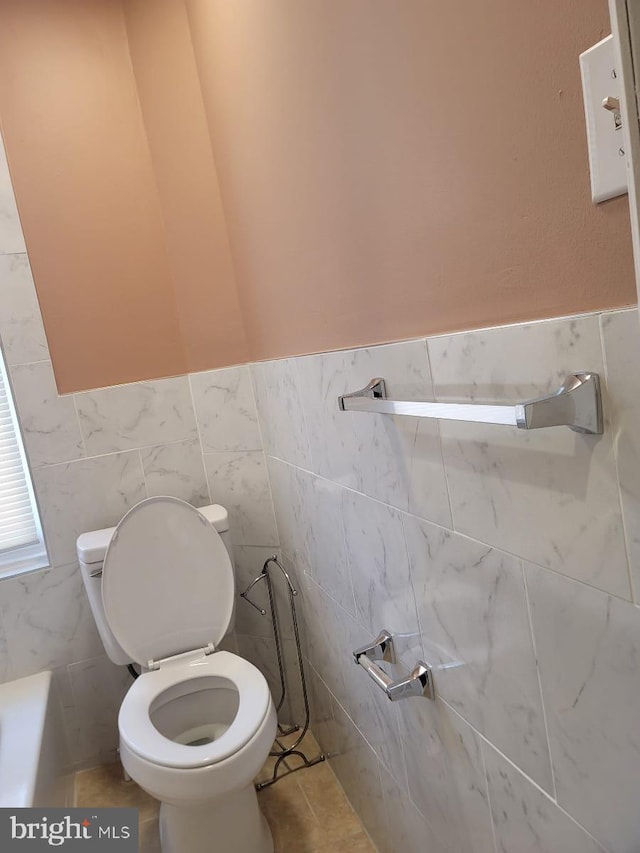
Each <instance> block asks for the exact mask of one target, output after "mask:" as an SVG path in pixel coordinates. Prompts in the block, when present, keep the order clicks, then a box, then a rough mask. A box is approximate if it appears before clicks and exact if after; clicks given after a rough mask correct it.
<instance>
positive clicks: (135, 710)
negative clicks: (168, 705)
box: [118, 650, 271, 769]
mask: <svg viewBox="0 0 640 853" xmlns="http://www.w3.org/2000/svg"><path fill="white" fill-rule="evenodd" d="M179 658H180V659H179V660H176V659H174V660H169V661H165V662H163V664H162V665H161V666H160V668H159V669H157V670H153V671H151V672H146V673H144V674H143V675H141V676H140V677H139V678H138V679H137V680H136V681H135V682H134V683H133V684H132V686H131V687H130V689H129V692H128V693H127V695H126V696H125V697H124V701H123V702H122V705H121V707H120V715H119V718H118V727H119V729H120V737H121V738H122V740H123V741H124V742H125V743H126V745H127V746H128V747H129V749H130V750H132V751H133V752H134V753H136V754H137V755H139V756H140V757H141V758H145V759H146V760H147V761H149V762H151V763H153V764H157V765H161V766H164V767H176V768H185V769H186V768H195V767H205V766H207V765H212V764H217V763H219V762H221V761H224V760H225V759H226V758H230V757H231V756H232V755H234V754H235V753H237V752H238V751H239V750H240V749H242V747H243V746H245V745H246V744H247V743H248V742H249V741H250V740H251V739H252V738H253V736H254V735H255V733H256V732H257V731H258V729H259V728H260V726H261V724H262V722H263V721H264V719H265V717H266V715H267V713H268V712H269V708H270V705H271V694H270V692H269V687H268V685H267V682H266V680H265V678H264V676H263V675H262V673H261V672H260V671H259V670H258V669H256V667H255V666H253V664H251V663H249V662H248V661H245V660H243V658H240V657H238V656H237V655H234V654H231V653H230V652H214V653H213V654H210V655H205V653H204V650H201V651H200V652H194V653H191V654H187V655H180V656H179ZM211 677H214V678H215V677H218V678H220V679H226V680H227V681H230V682H231V683H232V684H233V685H234V687H235V689H236V690H237V692H238V700H239V704H238V710H237V713H236V715H235V717H234V719H233V721H232V722H231V725H230V726H229V728H228V729H227V730H226V731H225V732H224V734H222V735H221V736H220V737H219V738H217V739H216V740H214V741H213V742H212V743H207V744H204V745H203V746H186V745H183V744H180V743H176V742H175V741H173V740H171V739H170V738H167V737H165V736H164V735H163V734H161V733H160V732H159V731H158V729H157V728H156V727H155V726H154V724H153V722H152V720H151V716H150V709H151V706H152V704H153V702H154V701H155V700H156V699H157V698H158V697H160V696H161V694H162V693H164V692H165V691H167V690H168V689H169V688H171V687H174V686H176V685H179V684H181V683H184V682H187V681H194V680H197V679H200V678H211ZM221 686H222V685H221ZM197 689H198V688H197V687H196V690H197ZM194 692H195V691H194Z"/></svg>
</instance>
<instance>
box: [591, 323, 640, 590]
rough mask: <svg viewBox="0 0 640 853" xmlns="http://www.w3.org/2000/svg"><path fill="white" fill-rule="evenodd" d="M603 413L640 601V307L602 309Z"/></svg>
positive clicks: (630, 563)
mask: <svg viewBox="0 0 640 853" xmlns="http://www.w3.org/2000/svg"><path fill="white" fill-rule="evenodd" d="M600 322H601V329H602V342H603V345H604V354H605V361H606V385H605V414H607V415H608V420H609V422H610V424H609V428H610V429H611V430H612V434H613V446H614V450H615V454H616V459H617V463H618V478H619V481H620V498H621V501H622V512H623V515H624V525H625V535H626V538H627V550H628V554H629V565H630V567H631V572H632V580H633V586H634V593H635V600H636V601H638V600H640V370H639V365H640V321H639V319H638V311H637V309H635V308H634V309H633V310H629V311H617V312H615V313H612V314H603V315H602V317H601V319H600Z"/></svg>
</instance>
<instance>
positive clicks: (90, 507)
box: [33, 451, 146, 566]
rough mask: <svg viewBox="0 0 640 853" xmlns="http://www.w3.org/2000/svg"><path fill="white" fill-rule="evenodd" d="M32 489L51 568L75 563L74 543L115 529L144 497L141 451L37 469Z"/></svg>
mask: <svg viewBox="0 0 640 853" xmlns="http://www.w3.org/2000/svg"><path fill="white" fill-rule="evenodd" d="M33 480H34V487H35V490H36V495H37V498H38V504H39V507H40V514H41V519H42V523H43V526H44V531H45V537H46V540H47V548H48V551H49V559H50V560H51V562H52V564H53V565H57V566H59V565H64V564H67V563H72V562H74V561H75V559H76V539H77V538H78V536H79V535H80V534H81V533H86V532H87V531H88V530H99V529H100V528H103V527H110V526H112V525H114V524H117V523H118V521H120V519H121V518H122V516H123V515H124V514H125V512H127V510H128V509H130V508H131V507H132V506H133V505H134V504H136V503H138V501H141V500H142V499H143V498H144V497H146V491H145V488H144V480H143V474H142V466H141V464H140V456H139V454H138V453H137V451H130V452H128V453H114V454H111V455H109V456H98V457H96V458H93V459H81V460H79V461H77V462H67V463H64V464H61V465H51V466H49V467H46V468H38V469H37V470H36V471H34V475H33Z"/></svg>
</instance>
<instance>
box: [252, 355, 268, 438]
mask: <svg viewBox="0 0 640 853" xmlns="http://www.w3.org/2000/svg"><path fill="white" fill-rule="evenodd" d="M267 364H269V362H264V361H257V362H254V363H252V364H250V365H249V373H250V374H251V385H252V386H253V396H254V399H255V401H256V411H257V413H258V422H259V424H260V434H261V436H262V448H263V450H264V452H265V453H271V452H272V449H273V443H272V440H271V408H270V406H269V392H268V390H267V376H266V366H267Z"/></svg>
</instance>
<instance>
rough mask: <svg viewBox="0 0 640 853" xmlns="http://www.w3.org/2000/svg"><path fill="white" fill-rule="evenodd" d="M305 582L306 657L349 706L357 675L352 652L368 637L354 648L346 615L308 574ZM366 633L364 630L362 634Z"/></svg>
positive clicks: (333, 692)
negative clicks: (352, 684) (352, 685)
mask: <svg viewBox="0 0 640 853" xmlns="http://www.w3.org/2000/svg"><path fill="white" fill-rule="evenodd" d="M304 582H305V585H304V597H305V612H306V614H307V618H306V619H305V623H304V633H305V637H306V648H307V657H308V658H309V661H310V662H311V665H312V666H313V668H314V669H315V670H316V672H317V673H318V674H319V675H320V677H321V678H322V680H323V681H324V683H325V684H326V685H327V687H328V688H329V690H330V691H331V692H332V694H333V695H334V696H335V697H336V698H337V699H338V701H339V702H341V703H342V704H343V705H345V706H347V705H349V704H350V697H351V696H352V693H351V691H350V689H349V685H350V684H351V683H352V681H353V679H354V678H355V676H356V675H357V674H358V673H357V672H356V671H355V664H354V663H353V658H352V655H351V653H352V651H353V649H354V648H356V647H357V645H364V643H365V642H366V641H367V638H365V639H363V640H362V642H360V643H358V644H356V645H352V642H353V637H352V634H351V632H350V631H349V630H348V626H347V622H346V617H347V613H346V612H345V611H344V610H343V609H342V608H341V607H340V606H339V605H338V604H336V602H335V601H334V600H333V599H332V598H330V597H329V596H328V595H327V594H326V593H325V592H324V590H322V589H320V587H319V586H318V585H317V584H316V583H315V582H314V581H313V580H311V578H310V577H309V576H308V575H305V578H304ZM366 631H367V629H366V628H363V629H362V633H363V634H365V633H366Z"/></svg>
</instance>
